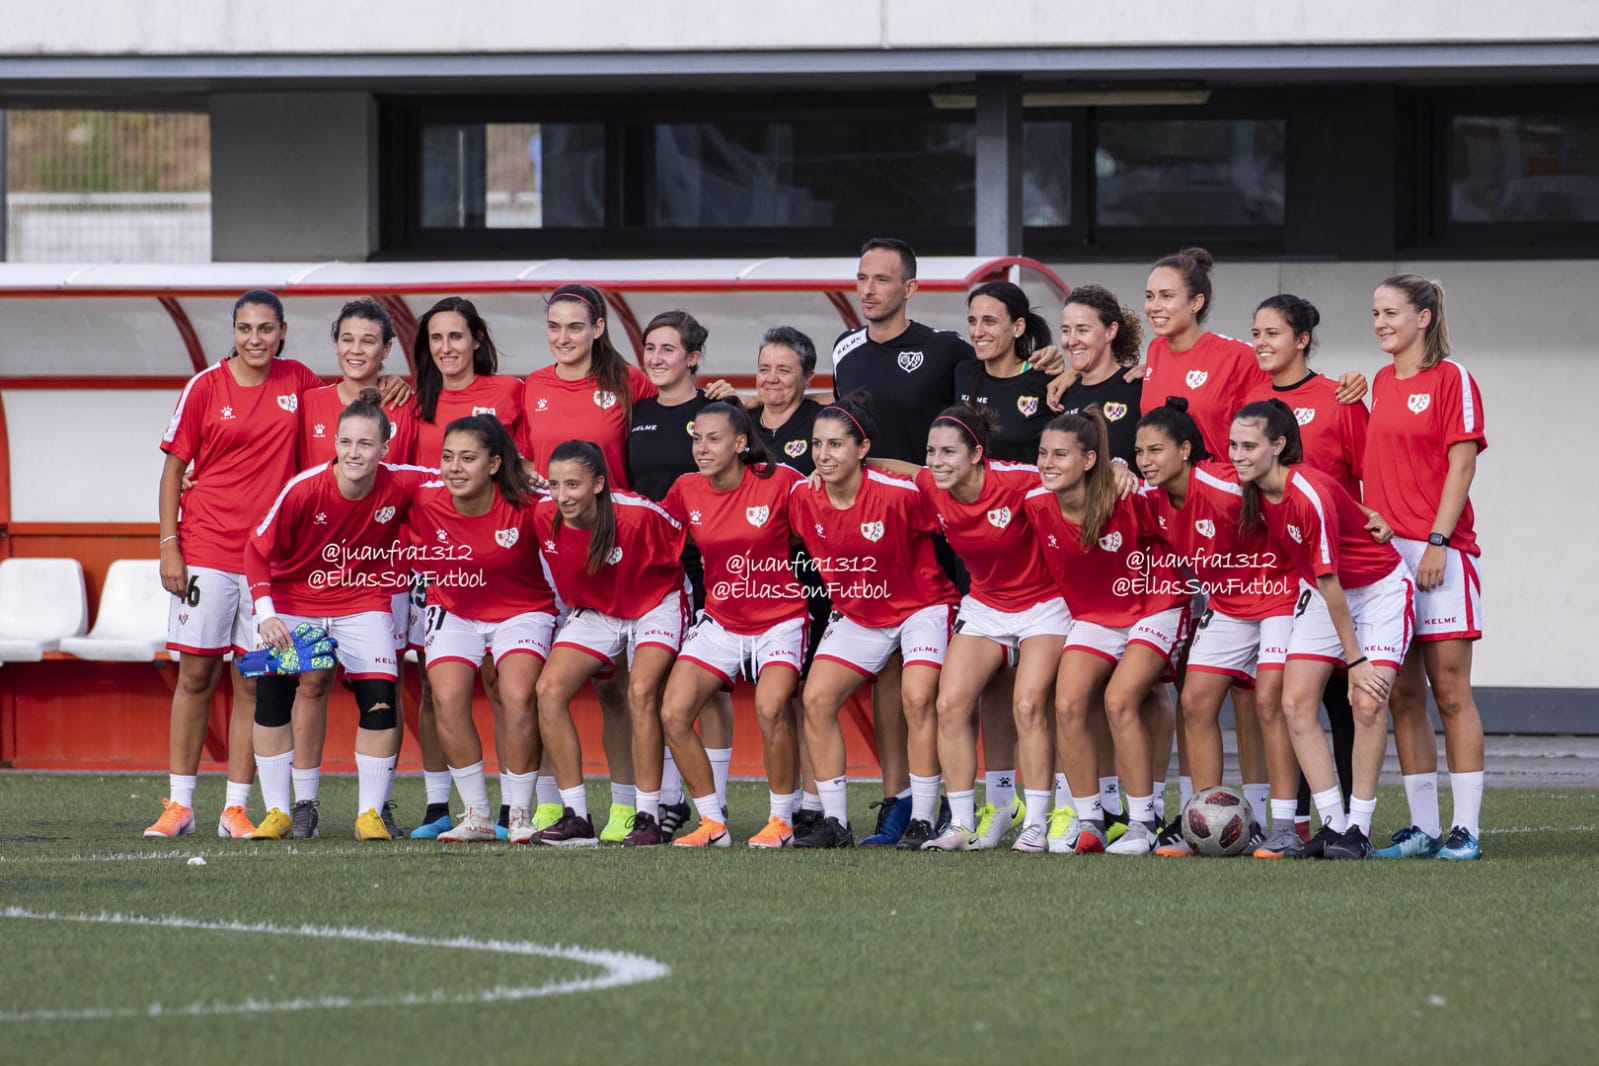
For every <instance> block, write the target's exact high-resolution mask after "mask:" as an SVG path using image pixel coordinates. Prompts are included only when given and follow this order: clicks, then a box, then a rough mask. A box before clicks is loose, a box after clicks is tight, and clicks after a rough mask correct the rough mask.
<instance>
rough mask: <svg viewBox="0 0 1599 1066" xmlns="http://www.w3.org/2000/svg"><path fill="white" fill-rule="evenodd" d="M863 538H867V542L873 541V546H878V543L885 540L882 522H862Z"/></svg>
mask: <svg viewBox="0 0 1599 1066" xmlns="http://www.w3.org/2000/svg"><path fill="white" fill-rule="evenodd" d="M861 536H863V537H865V538H866V539H867V540H869V541H871V542H872V543H873V544H876V543H877V542H878V541H880V540H882V539H883V523H881V522H862V523H861Z"/></svg>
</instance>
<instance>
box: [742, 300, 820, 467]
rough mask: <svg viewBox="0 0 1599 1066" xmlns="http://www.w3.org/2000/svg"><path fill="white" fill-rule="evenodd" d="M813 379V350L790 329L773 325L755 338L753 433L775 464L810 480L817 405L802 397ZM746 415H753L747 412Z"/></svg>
mask: <svg viewBox="0 0 1599 1066" xmlns="http://www.w3.org/2000/svg"><path fill="white" fill-rule="evenodd" d="M815 375H816V345H815V344H814V343H813V342H812V341H811V339H810V338H809V337H807V336H806V335H805V334H803V333H801V332H800V331H799V330H797V329H795V328H794V327H793V326H773V327H772V328H771V329H769V330H767V331H766V334H765V335H764V336H763V337H761V353H760V356H759V357H758V361H757V363H756V366H755V397H756V399H757V400H759V401H760V413H759V415H758V416H757V417H756V419H755V429H756V431H757V432H758V433H760V435H761V439H762V440H763V441H765V443H766V450H767V451H768V452H770V453H771V454H772V455H773V456H774V457H775V458H776V459H777V461H778V462H780V463H783V464H785V465H787V466H792V467H793V468H794V469H795V470H798V471H799V472H800V473H802V474H804V475H805V476H806V477H810V476H811V472H812V471H814V470H815V469H816V464H815V463H814V462H813V461H812V460H811V426H812V424H813V423H814V422H815V421H816V413H817V412H818V411H820V410H821V409H822V405H821V404H819V403H817V402H816V401H815V400H813V399H811V398H810V397H808V396H806V395H805V390H806V389H808V388H810V385H811V378H812V377H814V376H815ZM751 413H752V414H753V413H754V412H751Z"/></svg>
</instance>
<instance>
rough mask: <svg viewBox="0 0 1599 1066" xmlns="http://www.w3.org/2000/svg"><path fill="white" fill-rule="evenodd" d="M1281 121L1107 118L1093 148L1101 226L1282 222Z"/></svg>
mask: <svg viewBox="0 0 1599 1066" xmlns="http://www.w3.org/2000/svg"><path fill="white" fill-rule="evenodd" d="M1287 125H1288V124H1287V123H1286V122H1285V121H1283V120H1282V119H1192V120H1173V121H1140V120H1136V119H1108V120H1103V121H1101V122H1100V123H1099V126H1098V141H1097V143H1096V146H1095V152H1094V179H1095V189H1096V199H1095V205H1094V220H1095V221H1096V222H1097V223H1098V224H1099V225H1102V226H1190V227H1192V226H1280V225H1282V224H1283V196H1284V186H1285V181H1284V163H1285V152H1284V142H1285V141H1286V140H1287Z"/></svg>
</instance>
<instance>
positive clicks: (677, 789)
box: [661, 748, 683, 806]
mask: <svg viewBox="0 0 1599 1066" xmlns="http://www.w3.org/2000/svg"><path fill="white" fill-rule="evenodd" d="M661 802H662V803H664V804H666V805H668V806H670V805H672V804H674V803H682V802H683V775H682V774H681V773H679V772H678V769H677V760H675V759H673V758H672V749H671V748H667V749H666V753H665V756H664V757H663V758H662V760H661Z"/></svg>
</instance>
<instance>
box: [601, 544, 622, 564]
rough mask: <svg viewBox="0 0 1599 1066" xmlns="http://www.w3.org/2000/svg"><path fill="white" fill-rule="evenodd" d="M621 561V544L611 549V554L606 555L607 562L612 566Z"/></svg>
mask: <svg viewBox="0 0 1599 1066" xmlns="http://www.w3.org/2000/svg"><path fill="white" fill-rule="evenodd" d="M621 561H622V549H621V546H620V545H618V546H617V547H615V548H612V549H611V554H610V555H607V556H606V557H605V562H606V563H607V564H608V565H610V566H615V565H616V564H617V563H619V562H621Z"/></svg>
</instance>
